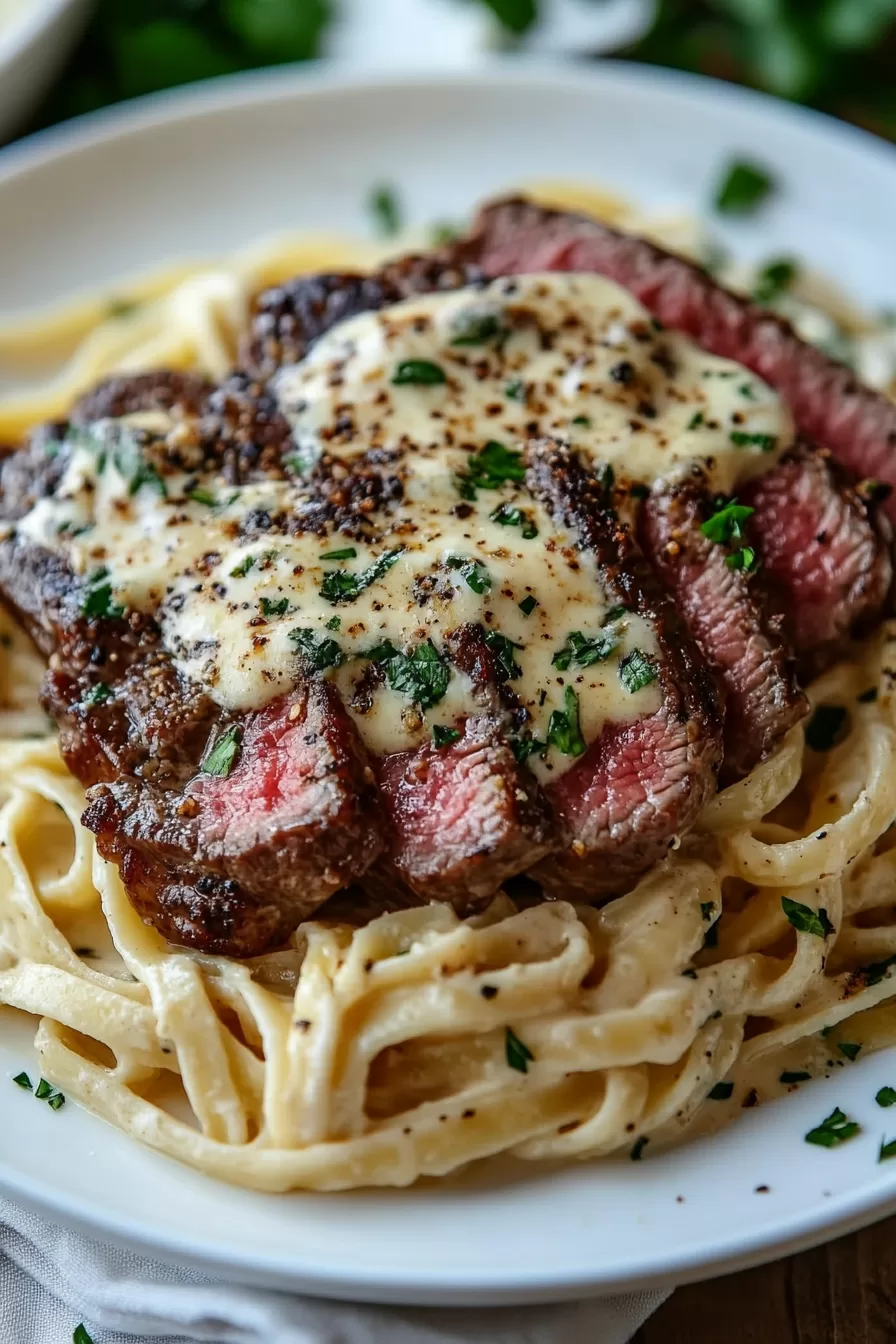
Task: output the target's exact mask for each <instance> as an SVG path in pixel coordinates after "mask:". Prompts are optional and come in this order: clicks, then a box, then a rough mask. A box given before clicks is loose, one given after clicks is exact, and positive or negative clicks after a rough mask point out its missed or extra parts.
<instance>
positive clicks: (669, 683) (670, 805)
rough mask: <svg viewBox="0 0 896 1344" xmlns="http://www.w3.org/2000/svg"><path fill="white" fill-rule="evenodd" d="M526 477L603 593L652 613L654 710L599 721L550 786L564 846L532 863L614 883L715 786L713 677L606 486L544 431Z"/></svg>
mask: <svg viewBox="0 0 896 1344" xmlns="http://www.w3.org/2000/svg"><path fill="white" fill-rule="evenodd" d="M529 463H530V465H529V470H528V477H527V480H528V484H529V488H530V489H531V490H532V492H533V494H535V495H537V496H538V497H539V498H540V499H542V500H543V502H544V503H545V505H546V506H547V508H548V509H549V510H550V511H551V513H552V515H553V516H554V517H555V519H556V520H557V522H558V523H560V524H562V526H564V527H567V528H569V530H570V531H571V532H572V533H573V535H574V536H576V537H577V538H578V543H579V546H580V547H581V549H582V550H587V551H590V552H591V554H592V555H593V556H594V559H595V560H596V562H597V566H598V570H599V573H600V577H601V581H602V583H603V585H604V587H605V589H606V592H607V595H608V597H609V598H610V600H611V601H613V602H616V603H619V604H620V605H622V606H623V607H625V608H626V610H628V611H632V612H637V613H638V614H639V615H641V616H643V617H645V618H646V619H647V620H648V621H649V623H650V624H651V626H652V628H653V631H654V634H655V636H656V640H657V643H658V645H659V649H660V653H661V655H662V656H661V659H660V661H659V662H658V664H657V667H656V674H657V679H658V681H659V685H660V691H661V696H662V702H661V705H660V708H659V709H658V710H657V711H656V712H655V713H654V714H652V715H650V716H648V717H645V718H641V719H636V720H634V721H633V722H629V723H625V722H621V723H608V724H607V726H606V727H605V728H604V730H603V732H602V733H601V735H600V736H599V737H598V738H597V739H596V741H594V742H592V743H591V746H590V747H589V748H588V750H587V751H586V752H585V753H584V754H583V755H582V757H581V758H580V759H579V760H578V761H577V762H576V763H575V765H573V766H572V768H571V769H569V770H567V771H566V773H565V774H563V775H561V776H560V778H559V779H558V780H557V781H556V782H554V783H552V784H551V785H549V787H548V790H547V792H548V797H549V799H550V801H551V804H552V806H553V807H554V810H555V813H556V815H557V817H558V820H559V822H560V824H561V826H562V827H563V828H564V830H565V832H566V835H567V837H568V848H566V849H565V850H564V851H563V852H562V853H561V854H556V855H552V856H551V858H550V859H548V860H547V861H546V862H544V863H543V864H541V865H540V866H539V868H537V869H536V872H535V875H536V876H537V877H538V878H539V880H540V881H542V882H543V884H544V885H545V887H546V889H547V890H549V891H551V892H553V893H556V894H557V895H561V894H563V893H564V892H569V891H574V892H579V893H582V894H585V895H589V896H590V895H597V894H600V893H602V892H607V891H618V890H619V889H620V888H623V887H625V886H626V885H628V884H629V883H630V882H631V880H632V879H633V878H634V877H636V876H637V875H638V874H639V873H641V872H643V871H644V870H645V869H646V868H648V867H650V866H651V864H653V863H655V862H656V861H657V860H658V859H660V858H661V857H662V856H663V855H664V854H665V853H667V851H668V850H669V848H670V847H671V845H672V844H673V843H674V841H675V838H676V836H678V835H680V834H681V833H682V832H684V831H686V830H687V829H688V828H689V827H690V826H691V825H692V824H693V821H694V819H695V818H696V816H697V814H698V813H699V811H700V809H701V808H702V806H703V804H704V803H705V802H706V801H707V800H708V799H709V797H710V796H711V795H712V793H713V792H714V790H715V787H716V773H717V771H718V768H719V764H720V761H721V755H722V751H721V746H722V707H721V703H720V697H719V691H718V687H717V685H716V683H715V680H714V678H713V676H712V675H711V673H710V672H709V671H708V669H707V667H706V664H705V663H704V661H703V658H702V657H701V655H700V652H699V650H698V649H697V647H696V645H695V643H694V642H693V640H692V639H691V637H690V636H689V634H688V632H687V630H686V629H685V626H684V624H683V622H682V620H681V618H680V616H679V615H678V612H677V611H676V609H675V607H674V606H673V604H672V602H671V601H670V600H669V598H668V597H667V596H666V595H665V594H664V593H663V591H662V590H661V589H660V587H659V584H658V583H657V580H656V578H655V576H654V574H653V572H652V570H651V569H650V566H649V565H648V564H647V562H646V560H645V559H644V557H643V555H642V554H641V552H640V551H639V549H638V547H637V545H636V543H635V541H634V540H633V538H632V537H631V535H630V534H629V532H628V530H627V529H626V528H625V527H624V526H623V525H622V524H621V523H620V522H619V519H618V518H617V517H616V514H615V513H614V512H613V510H612V509H611V508H610V507H609V506H608V503H607V499H606V492H605V489H604V487H603V486H602V485H601V484H599V483H598V481H597V480H596V479H595V477H594V476H593V475H591V474H590V472H589V471H588V470H587V469H586V468H585V467H584V466H583V465H582V463H581V462H580V461H579V460H578V459H577V458H576V457H575V455H574V454H572V453H570V452H569V451H568V450H566V449H563V448H561V447H560V446H558V445H557V444H555V443H552V442H549V441H542V442H540V443H536V444H533V445H531V446H530V449H529Z"/></svg>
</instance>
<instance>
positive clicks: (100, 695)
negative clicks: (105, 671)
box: [81, 681, 112, 706]
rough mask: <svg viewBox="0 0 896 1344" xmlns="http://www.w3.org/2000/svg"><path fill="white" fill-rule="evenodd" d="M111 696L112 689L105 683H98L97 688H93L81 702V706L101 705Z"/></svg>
mask: <svg viewBox="0 0 896 1344" xmlns="http://www.w3.org/2000/svg"><path fill="white" fill-rule="evenodd" d="M111 694H112V690H111V687H109V686H107V685H106V683H105V682H104V681H98V682H97V683H96V685H95V686H91V688H90V690H89V691H88V692H87V694H86V695H85V697H84V699H83V700H82V701H81V704H82V705H90V706H92V705H101V704H103V702H104V701H106V700H108V699H109V697H110V696H111Z"/></svg>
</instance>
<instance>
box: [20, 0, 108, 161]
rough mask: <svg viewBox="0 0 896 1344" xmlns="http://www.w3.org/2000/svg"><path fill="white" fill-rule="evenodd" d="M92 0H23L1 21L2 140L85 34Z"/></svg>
mask: <svg viewBox="0 0 896 1344" xmlns="http://www.w3.org/2000/svg"><path fill="white" fill-rule="evenodd" d="M90 8H91V0H22V3H21V7H20V8H17V9H15V10H14V11H13V14H12V15H11V16H10V17H9V18H8V19H7V20H6V21H5V22H3V21H0V142H2V141H3V140H5V139H7V138H8V137H9V136H10V135H11V134H12V133H13V132H14V131H16V130H18V129H19V127H20V126H21V125H22V124H23V123H24V121H25V119H26V117H27V116H28V114H29V113H30V112H33V110H34V108H35V107H36V106H37V104H38V102H39V101H40V98H41V96H42V94H44V93H45V92H46V90H47V88H48V87H49V85H50V84H51V82H52V80H53V77H54V75H56V74H57V73H58V71H59V70H60V69H61V68H62V64H63V62H64V61H65V58H66V57H67V56H68V54H69V52H70V51H71V49H72V47H73V46H74V45H75V42H76V41H77V40H78V38H79V37H80V36H81V33H82V31H83V28H84V24H85V23H86V21H87V15H88V14H89V12H90Z"/></svg>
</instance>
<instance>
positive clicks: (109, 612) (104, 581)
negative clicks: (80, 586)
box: [81, 568, 124, 620]
mask: <svg viewBox="0 0 896 1344" xmlns="http://www.w3.org/2000/svg"><path fill="white" fill-rule="evenodd" d="M81 610H82V611H83V613H84V615H85V616H87V617H89V618H90V619H93V618H95V617H105V618H106V619H108V620H117V619H118V617H120V616H123V615H124V607H121V606H119V604H118V603H117V602H114V601H113V600H112V584H111V583H110V581H109V571H108V570H107V569H105V568H103V569H95V570H94V571H93V573H92V574H91V575H90V576H89V577H88V579H87V583H86V585H85V588H84V595H83V597H82V598H81Z"/></svg>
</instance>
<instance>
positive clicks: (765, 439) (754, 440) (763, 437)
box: [728, 429, 778, 453]
mask: <svg viewBox="0 0 896 1344" xmlns="http://www.w3.org/2000/svg"><path fill="white" fill-rule="evenodd" d="M728 438H729V439H730V440H731V442H732V443H733V444H734V445H735V447H737V448H758V449H759V451H760V452H762V453H773V452H774V451H775V448H776V447H777V446H778V439H777V436H776V435H774V434H749V433H747V431H746V430H744V429H732V431H731V433H730V434H729V435H728Z"/></svg>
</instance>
